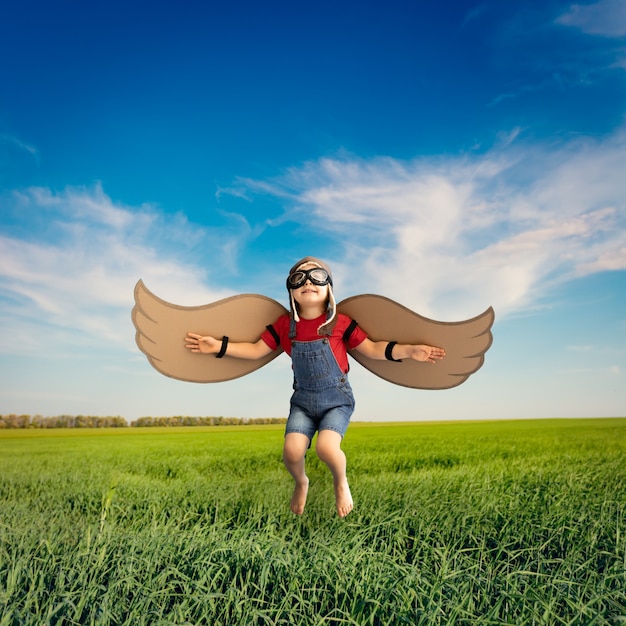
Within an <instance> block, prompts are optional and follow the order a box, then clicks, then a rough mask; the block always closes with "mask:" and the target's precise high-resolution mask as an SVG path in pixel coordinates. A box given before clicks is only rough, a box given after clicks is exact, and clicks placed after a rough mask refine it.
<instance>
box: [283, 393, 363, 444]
mask: <svg viewBox="0 0 626 626" xmlns="http://www.w3.org/2000/svg"><path fill="white" fill-rule="evenodd" d="M353 412H354V397H353V396H352V390H351V389H350V385H349V384H348V383H346V384H345V385H342V386H340V387H337V388H331V389H325V390H324V391H308V390H304V389H299V390H296V391H295V392H294V394H293V396H292V397H291V410H290V411H289V417H288V418H287V426H286V427H285V434H286V435H287V434H289V433H302V434H303V435H306V436H307V437H308V438H309V440H311V439H313V435H315V433H316V432H317V431H320V430H333V431H335V432H336V433H339V434H340V435H341V436H342V437H343V436H344V435H345V434H346V430H347V429H348V424H350V418H351V417H352V413H353Z"/></svg>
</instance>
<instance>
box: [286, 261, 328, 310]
mask: <svg viewBox="0 0 626 626" xmlns="http://www.w3.org/2000/svg"><path fill="white" fill-rule="evenodd" d="M313 267H317V265H315V264H314V263H305V264H304V265H301V266H300V267H299V268H298V269H302V270H308V269H311V268H313ZM291 291H292V292H293V297H294V299H295V301H296V302H297V303H298V304H299V305H300V306H301V307H302V306H306V307H311V306H319V307H320V309H321V310H322V311H323V310H325V309H326V306H327V303H328V285H315V284H313V283H312V282H311V281H310V280H307V281H306V282H305V283H304V285H302V286H301V287H298V289H292V290H291Z"/></svg>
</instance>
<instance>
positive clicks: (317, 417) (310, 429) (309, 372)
mask: <svg viewBox="0 0 626 626" xmlns="http://www.w3.org/2000/svg"><path fill="white" fill-rule="evenodd" d="M289 337H290V338H291V345H292V348H291V360H292V363H293V373H294V382H293V389H294V391H293V395H292V396H291V410H290V412H289V418H288V420H287V427H286V429H285V433H292V432H296V433H302V434H304V435H306V436H307V437H308V438H309V439H312V438H313V435H314V434H315V432H316V431H317V430H334V431H335V432H338V433H339V434H340V435H341V436H342V437H343V435H344V434H345V432H346V429H347V428H348V424H349V423H350V417H351V415H352V413H353V411H354V396H353V395H352V389H351V388H350V383H349V382H348V375H347V374H345V373H344V372H342V371H341V368H340V367H339V365H338V364H337V360H336V359H335V355H334V354H333V351H332V349H331V347H330V343H329V340H328V338H327V337H325V338H323V339H318V340H316V341H296V340H295V337H296V322H295V321H294V320H293V319H292V320H291V323H290V327H289Z"/></svg>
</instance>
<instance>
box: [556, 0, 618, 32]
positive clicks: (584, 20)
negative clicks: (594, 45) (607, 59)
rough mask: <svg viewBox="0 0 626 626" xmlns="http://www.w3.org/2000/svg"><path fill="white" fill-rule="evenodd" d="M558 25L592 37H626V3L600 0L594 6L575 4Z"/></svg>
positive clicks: (614, 0) (558, 21)
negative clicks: (578, 30) (575, 29)
mask: <svg viewBox="0 0 626 626" xmlns="http://www.w3.org/2000/svg"><path fill="white" fill-rule="evenodd" d="M557 23H559V24H563V25H565V26H572V27H574V28H578V29H580V30H581V31H582V32H584V33H588V34H590V35H600V36H604V37H624V36H626V3H624V0H600V1H599V2H595V3H594V4H573V5H572V6H571V7H570V9H569V11H568V12H567V13H564V14H563V15H561V16H560V17H559V18H558V19H557Z"/></svg>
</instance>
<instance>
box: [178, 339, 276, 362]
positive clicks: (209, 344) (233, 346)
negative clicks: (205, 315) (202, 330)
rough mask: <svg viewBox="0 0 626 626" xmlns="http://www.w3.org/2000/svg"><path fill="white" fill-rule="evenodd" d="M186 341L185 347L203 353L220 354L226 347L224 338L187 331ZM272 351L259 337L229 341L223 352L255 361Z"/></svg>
mask: <svg viewBox="0 0 626 626" xmlns="http://www.w3.org/2000/svg"><path fill="white" fill-rule="evenodd" d="M185 342H186V343H185V348H188V349H189V350H191V351H192V352H201V353H202V354H219V353H220V352H222V348H223V347H224V341H223V340H222V339H216V338H215V337H208V336H207V337H203V336H202V335H197V334H196V333H187V336H186V337H185ZM271 351H272V349H271V348H270V347H269V346H268V345H267V344H266V343H265V341H263V339H259V340H258V341H257V342H256V343H249V342H245V341H241V342H235V341H233V342H230V341H227V342H226V350H225V351H224V352H223V353H222V356H224V355H225V354H227V355H228V356H233V357H235V358H238V359H248V360H251V361H254V360H256V359H262V358H263V357H264V356H267V355H268V354H269V353H270V352H271Z"/></svg>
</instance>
